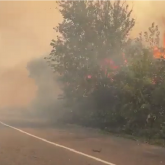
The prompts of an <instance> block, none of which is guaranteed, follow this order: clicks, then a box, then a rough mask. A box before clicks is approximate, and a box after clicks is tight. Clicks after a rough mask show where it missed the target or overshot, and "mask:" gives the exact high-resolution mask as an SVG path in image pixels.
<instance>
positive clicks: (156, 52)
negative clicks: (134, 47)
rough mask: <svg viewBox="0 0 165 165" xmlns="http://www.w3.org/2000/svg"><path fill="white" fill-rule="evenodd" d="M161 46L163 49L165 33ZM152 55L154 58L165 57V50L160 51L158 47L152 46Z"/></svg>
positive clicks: (164, 46)
mask: <svg viewBox="0 0 165 165" xmlns="http://www.w3.org/2000/svg"><path fill="white" fill-rule="evenodd" d="M163 48H164V49H165V33H164V37H163ZM153 55H154V57H155V58H161V57H163V58H164V59H165V52H164V51H161V50H160V49H159V48H158V47H156V46H155V47H154V48H153Z"/></svg>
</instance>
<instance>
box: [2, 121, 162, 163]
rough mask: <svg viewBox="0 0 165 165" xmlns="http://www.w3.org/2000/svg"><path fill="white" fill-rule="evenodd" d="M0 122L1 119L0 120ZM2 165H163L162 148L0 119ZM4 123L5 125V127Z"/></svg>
mask: <svg viewBox="0 0 165 165" xmlns="http://www.w3.org/2000/svg"><path fill="white" fill-rule="evenodd" d="M0 120H1V119H0ZM1 122H4V123H0V164H2V165H105V164H109V165H163V164H165V149H164V148H161V147H156V146H151V145H147V144H141V143H139V142H135V141H132V140H127V139H123V138H117V137H113V136H107V135H103V134H100V133H98V132H97V131H93V130H92V129H84V128H79V127H78V128H77V127H67V128H52V127H51V126H50V125H48V124H45V123H42V122H36V121H35V122H34V121H33V122H32V121H28V122H27V121H26V122H25V121H24V120H22V121H21V120H20V121H18V120H15V121H12V120H4V119H3V121H2V120H1ZM5 123H6V124H7V125H5Z"/></svg>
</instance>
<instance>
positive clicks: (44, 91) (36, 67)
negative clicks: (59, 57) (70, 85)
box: [27, 58, 63, 120]
mask: <svg viewBox="0 0 165 165" xmlns="http://www.w3.org/2000/svg"><path fill="white" fill-rule="evenodd" d="M27 69H28V71H29V77H30V78H32V79H33V80H34V81H35V84H36V86H37V92H36V97H35V99H34V100H33V101H32V102H31V104H30V105H29V106H28V109H29V111H28V113H29V114H31V115H33V116H37V117H44V118H47V119H52V120H58V118H60V115H61V113H62V110H61V109H62V108H63V100H59V99H58V97H59V95H60V94H62V91H61V88H60V84H59V83H58V76H57V75H56V74H54V73H53V72H52V70H51V68H50V66H48V64H47V63H46V61H45V60H44V59H43V58H38V59H34V60H32V61H30V62H29V63H28V64H27Z"/></svg>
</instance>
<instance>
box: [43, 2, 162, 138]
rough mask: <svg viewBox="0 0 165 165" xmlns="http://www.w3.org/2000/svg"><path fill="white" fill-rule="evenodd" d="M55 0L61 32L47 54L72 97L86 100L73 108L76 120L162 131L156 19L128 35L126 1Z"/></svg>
mask: <svg viewBox="0 0 165 165" xmlns="http://www.w3.org/2000/svg"><path fill="white" fill-rule="evenodd" d="M57 3H58V5H59V11H60V12H61V14H62V16H63V22H62V23H60V24H59V25H58V26H57V27H56V28H54V29H55V30H56V32H57V33H58V36H57V39H56V40H52V42H51V46H52V47H53V49H52V51H51V53H50V55H49V56H48V57H47V58H46V59H47V60H48V61H49V63H50V65H51V66H52V67H53V69H54V71H55V72H57V73H58V74H60V75H61V77H60V80H61V82H62V84H63V90H64V95H65V96H66V99H67V100H69V103H71V101H73V100H74V101H75V100H76V101H77V100H78V99H79V101H78V103H81V104H83V106H81V107H80V106H79V107H76V111H74V113H72V114H73V116H74V121H75V122H77V123H81V124H88V125H90V126H91V125H92V126H93V125H94V126H97V127H102V128H107V127H108V128H110V129H112V128H115V129H118V130H120V131H125V132H127V133H131V134H133V133H135V134H137V133H139V134H140V129H141V131H143V133H144V132H145V133H144V134H145V135H147V136H151V135H153V134H154V133H155V132H156V133H157V134H158V135H160V136H161V137H163V136H164V134H165V117H164V113H165V112H164V108H165V101H164V98H165V83H164V82H165V64H164V60H162V59H163V58H164V54H165V53H164V50H163V49H162V48H160V47H159V35H160V32H159V30H158V27H157V26H155V24H154V23H153V24H152V26H151V27H150V28H149V29H148V32H145V33H144V34H142V33H140V35H139V37H138V38H136V39H135V40H130V39H129V32H130V31H131V29H132V28H133V26H134V24H135V20H134V19H133V18H131V13H132V10H129V7H128V5H127V4H126V3H125V2H123V1H113V2H111V1H94V2H92V1H59V2H57ZM144 42H145V44H144ZM161 56H162V57H163V58H161ZM126 58H127V59H126ZM87 97H88V98H87ZM86 98H87V99H86ZM91 98H92V99H91ZM92 101H94V104H93V105H95V107H94V108H93V109H92V108H89V105H90V107H91V104H89V102H92ZM76 103H77V102H76ZM86 103H87V104H86ZM85 106H87V107H85ZM89 109H90V110H89ZM72 110H73V108H72ZM153 129H154V131H153ZM155 129H156V131H155ZM149 131H150V132H149ZM162 132H163V135H162Z"/></svg>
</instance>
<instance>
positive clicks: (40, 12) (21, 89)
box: [0, 1, 165, 107]
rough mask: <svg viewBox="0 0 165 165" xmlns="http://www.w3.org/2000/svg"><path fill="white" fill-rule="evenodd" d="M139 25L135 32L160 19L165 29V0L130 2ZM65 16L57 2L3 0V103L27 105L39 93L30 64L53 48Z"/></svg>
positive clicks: (0, 89)
mask: <svg viewBox="0 0 165 165" xmlns="http://www.w3.org/2000/svg"><path fill="white" fill-rule="evenodd" d="M129 3H130V4H131V5H132V6H133V9H134V16H135V18H136V19H137V25H136V27H135V29H134V31H133V32H132V34H133V35H135V34H137V33H138V32H140V30H141V29H144V28H146V29H147V28H148V26H149V25H150V24H151V23H152V22H153V21H157V22H158V23H159V25H160V26H161V29H164V25H163V21H162V19H163V17H164V16H165V10H164V9H163V7H164V5H165V2H151V1H146V2H145V1H143V2H129ZM61 20H62V18H61V16H60V14H59V13H58V12H57V10H56V2H55V1H54V2H53V1H51V2H48V1H45V2H39V1H36V2H34V1H31V2H30V1H29V2H8V1H7V2H5V1H4V2H2V1H1V2H0V107H2V106H24V105H27V104H28V103H29V102H30V101H31V100H32V99H33V98H34V97H35V93H36V89H37V88H36V86H35V82H34V80H32V79H30V78H29V77H28V71H27V70H26V64H27V63H28V62H29V61H30V60H32V59H34V58H37V57H42V56H43V55H46V54H48V53H49V52H50V50H51V47H50V46H49V44H50V41H51V39H53V38H55V36H56V33H55V31H54V30H53V27H55V26H56V25H57V24H58V22H60V21H61Z"/></svg>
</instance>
